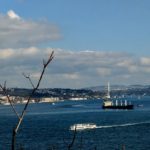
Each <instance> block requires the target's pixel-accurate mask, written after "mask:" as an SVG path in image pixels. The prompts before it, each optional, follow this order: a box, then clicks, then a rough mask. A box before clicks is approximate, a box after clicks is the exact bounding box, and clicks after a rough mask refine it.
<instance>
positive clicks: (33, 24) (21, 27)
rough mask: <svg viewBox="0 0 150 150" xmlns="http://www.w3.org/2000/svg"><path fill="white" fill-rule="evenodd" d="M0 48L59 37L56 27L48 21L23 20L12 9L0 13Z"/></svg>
mask: <svg viewBox="0 0 150 150" xmlns="http://www.w3.org/2000/svg"><path fill="white" fill-rule="evenodd" d="M0 20H1V23H0V48H22V47H30V46H36V45H37V44H41V43H45V42H49V41H51V40H58V39H60V37H61V35H60V31H59V29H58V27H57V26H56V25H54V24H51V23H49V22H46V21H44V22H42V21H33V20H25V19H23V18H21V17H20V16H19V15H17V14H16V13H15V12H14V11H13V10H10V11H8V13H7V15H3V14H0Z"/></svg>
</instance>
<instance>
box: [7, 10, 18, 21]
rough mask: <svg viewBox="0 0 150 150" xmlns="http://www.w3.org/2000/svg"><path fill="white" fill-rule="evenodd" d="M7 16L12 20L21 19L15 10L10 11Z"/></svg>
mask: <svg viewBox="0 0 150 150" xmlns="http://www.w3.org/2000/svg"><path fill="white" fill-rule="evenodd" d="M7 15H8V17H9V18H10V19H20V17H19V16H18V15H17V14H16V13H15V12H14V11H13V10H9V11H8V12H7Z"/></svg>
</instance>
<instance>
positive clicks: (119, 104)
mask: <svg viewBox="0 0 150 150" xmlns="http://www.w3.org/2000/svg"><path fill="white" fill-rule="evenodd" d="M102 108H103V109H133V108H134V105H133V104H131V103H129V102H127V100H124V102H123V101H122V100H119V101H118V100H116V101H115V102H113V101H112V100H111V97H110V86H109V82H108V92H107V95H106V97H105V99H104V100H103V105H102Z"/></svg>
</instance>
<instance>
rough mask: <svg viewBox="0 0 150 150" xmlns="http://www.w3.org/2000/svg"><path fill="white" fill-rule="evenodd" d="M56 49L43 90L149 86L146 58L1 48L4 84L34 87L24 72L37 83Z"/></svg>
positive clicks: (33, 48)
mask: <svg viewBox="0 0 150 150" xmlns="http://www.w3.org/2000/svg"><path fill="white" fill-rule="evenodd" d="M52 50H54V51H55V54H54V55H55V57H54V60H53V61H52V63H51V64H50V65H49V67H48V68H47V70H46V74H45V77H44V79H43V82H42V85H41V87H66V88H81V87H88V86H95V85H99V84H105V83H106V82H107V81H110V82H111V83H112V84H136V83H138V84H139V83H143V84H145V83H146V84H148V81H150V80H149V73H150V69H149V66H147V63H145V61H144V63H143V61H141V60H143V57H139V58H138V57H134V56H133V55H130V54H125V53H112V52H102V51H67V50H63V49H52V48H47V49H39V48H37V47H30V48H27V49H26V48H18V49H15V50H14V49H1V50H0V67H1V72H0V81H1V82H3V81H5V80H7V81H8V85H10V86H13V87H16V85H17V86H20V87H24V86H27V87H30V85H28V84H27V83H28V82H27V81H26V80H25V79H24V78H23V76H22V73H23V72H24V73H26V74H30V75H31V78H33V80H34V79H35V80H37V79H38V77H39V75H40V74H39V73H40V71H41V67H42V59H43V58H45V59H46V58H48V54H50V53H51V52H52ZM146 62H147V61H146ZM12 79H13V81H12ZM23 79H24V80H23Z"/></svg>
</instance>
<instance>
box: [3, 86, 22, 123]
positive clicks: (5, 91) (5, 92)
mask: <svg viewBox="0 0 150 150" xmlns="http://www.w3.org/2000/svg"><path fill="white" fill-rule="evenodd" d="M0 88H1V89H2V91H3V92H4V94H5V96H6V97H7V100H8V102H9V103H10V105H11V107H12V110H13V111H14V113H15V114H16V116H17V117H18V119H19V120H20V115H19V114H18V112H17V111H16V110H15V107H14V105H13V104H12V101H11V99H10V97H9V95H8V93H7V90H6V83H5V84H4V87H3V86H2V85H1V84H0Z"/></svg>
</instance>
